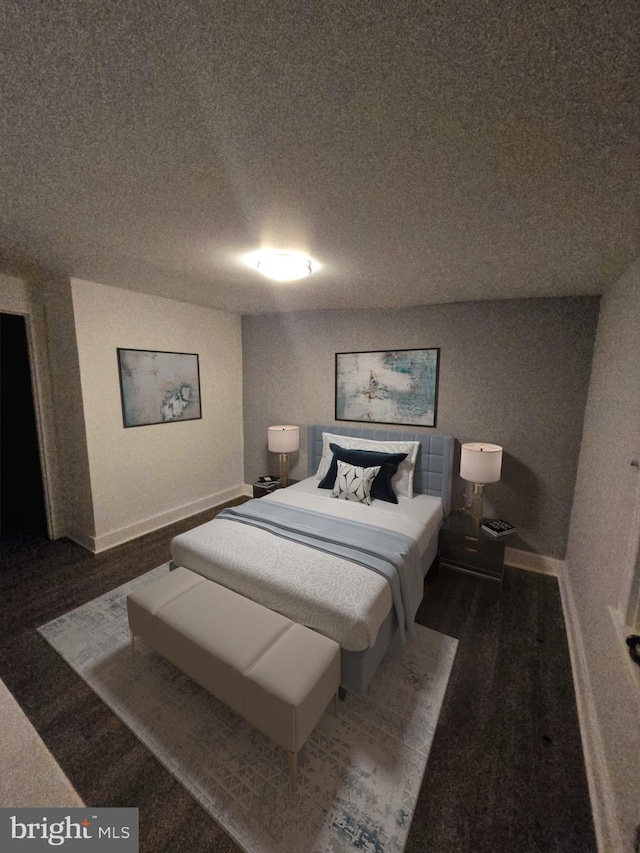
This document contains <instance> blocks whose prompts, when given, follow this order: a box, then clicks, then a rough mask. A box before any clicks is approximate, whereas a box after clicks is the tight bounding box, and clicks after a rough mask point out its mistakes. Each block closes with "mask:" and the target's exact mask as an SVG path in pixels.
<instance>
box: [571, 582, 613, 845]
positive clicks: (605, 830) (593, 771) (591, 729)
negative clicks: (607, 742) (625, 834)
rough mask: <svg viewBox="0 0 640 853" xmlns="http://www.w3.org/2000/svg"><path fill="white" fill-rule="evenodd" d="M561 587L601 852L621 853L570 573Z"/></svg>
mask: <svg viewBox="0 0 640 853" xmlns="http://www.w3.org/2000/svg"><path fill="white" fill-rule="evenodd" d="M558 584H559V587H560V597H561V600H562V609H563V611H564V622H565V626H566V630H567V641H568V644H569V655H570V657H571V669H572V671H573V687H574V691H575V694H576V703H577V706H578V720H579V723H580V735H581V738H582V752H583V754H584V762H585V767H586V771H587V784H588V786H589V798H590V800H591V811H592V813H593V823H594V828H595V832H596V842H597V845H598V851H599V853H619V851H621V850H624V849H625V847H624V845H623V843H622V838H621V837H620V831H619V822H618V818H617V813H616V807H615V798H614V794H613V788H612V785H611V779H610V777H609V771H608V769H607V763H606V760H605V754H604V747H603V744H602V738H601V736H600V730H599V727H598V717H597V713H596V708H595V703H594V701H593V688H592V684H591V678H590V676H589V669H588V667H587V659H586V655H585V650H584V645H583V642H582V634H581V629H580V621H579V618H578V611H577V609H576V605H575V601H574V598H573V592H572V590H571V583H570V580H569V577H568V574H567V573H566V572H563V573H562V574H561V575H560V577H559V579H558Z"/></svg>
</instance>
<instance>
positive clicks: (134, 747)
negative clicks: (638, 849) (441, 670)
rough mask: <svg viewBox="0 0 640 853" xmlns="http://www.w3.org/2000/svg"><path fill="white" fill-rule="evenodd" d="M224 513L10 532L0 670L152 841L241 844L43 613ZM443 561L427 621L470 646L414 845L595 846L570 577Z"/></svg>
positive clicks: (152, 560) (98, 787)
mask: <svg viewBox="0 0 640 853" xmlns="http://www.w3.org/2000/svg"><path fill="white" fill-rule="evenodd" d="M214 514H215V513H214V512H213V511H211V512H208V513H203V514H201V515H199V516H196V517H194V518H192V519H189V520H188V521H185V522H180V523H179V524H175V525H172V526H171V527H168V528H165V529H164V530H162V531H158V532H155V533H152V534H149V535H147V536H144V537H141V538H140V539H137V540H135V541H133V542H130V543H127V544H125V545H122V546H120V547H118V548H114V549H112V550H110V551H108V552H106V553H104V554H99V555H91V554H89V553H88V552H87V551H85V550H84V549H82V548H80V547H79V546H77V545H75V544H74V543H72V542H69V541H67V540H60V541H58V542H47V541H45V540H30V539H28V538H25V539H23V540H21V541H15V540H14V541H13V542H3V543H1V545H2V559H1V578H0V582H1V586H2V603H3V606H2V609H3V614H2V628H1V630H2V648H1V651H0V677H1V678H2V679H3V680H4V682H5V684H6V685H7V687H8V688H9V689H10V690H11V692H12V693H13V695H14V696H15V697H16V699H17V700H18V702H19V703H20V705H21V706H22V708H23V710H24V711H25V713H26V714H27V716H28V717H29V719H30V720H31V722H32V723H33V725H34V726H35V728H36V729H37V731H38V732H39V733H40V735H41V737H42V738H43V740H44V741H45V743H46V744H47V746H48V747H49V749H50V750H51V751H52V753H53V754H54V756H55V757H56V759H57V760H58V762H59V764H60V766H61V767H62V769H63V770H64V771H65V773H66V774H67V776H68V777H69V779H70V780H71V782H72V783H73V785H74V786H75V788H76V790H77V791H78V793H79V794H80V796H81V797H82V798H83V799H84V801H85V802H86V803H87V804H89V805H94V806H136V807H138V808H139V809H140V828H141V845H140V850H141V851H145V852H146V853H158V851H172V853H181V851H185V853H187V851H188V853H199V851H220V853H225V851H237V850H238V848H237V847H236V845H235V844H234V843H233V842H232V841H231V840H230V839H228V837H227V836H226V835H225V833H224V832H223V831H222V830H221V829H219V828H218V827H217V826H216V825H215V823H214V822H213V821H212V820H210V819H209V818H208V817H206V816H205V813H204V812H203V811H202V810H201V808H200V807H199V806H198V805H197V804H196V803H195V802H194V801H193V800H192V799H191V797H190V796H189V795H188V794H187V793H186V792H185V791H184V790H183V789H182V787H181V786H180V785H179V784H178V783H177V782H175V781H174V780H173V778H172V777H171V776H170V775H169V773H167V772H166V771H165V770H164V769H163V767H162V766H161V765H160V764H159V763H158V762H157V761H156V760H155V759H154V758H153V757H152V756H151V754H150V753H149V752H148V751H147V750H146V749H145V748H144V747H143V746H142V745H141V744H140V743H139V742H138V741H137V740H136V738H135V737H134V736H133V735H132V734H131V733H130V732H129V730H128V729H126V728H125V726H124V725H123V724H122V723H121V722H120V721H119V720H118V718H117V717H115V716H114V715H113V714H112V713H111V712H110V711H109V710H108V709H107V708H106V706H105V705H103V704H102V702H101V701H100V700H99V699H98V698H97V697H96V696H95V694H94V693H93V692H92V691H91V690H90V689H89V688H88V687H87V686H86V685H85V684H84V682H82V681H81V680H80V679H79V678H78V677H77V676H76V675H75V674H74V673H73V672H72V670H71V669H70V668H69V667H68V666H67V665H66V664H65V663H64V662H63V661H62V660H61V659H60V658H59V657H58V655H56V653H55V652H54V651H53V650H52V649H51V648H50V647H49V646H48V645H47V643H45V642H44V641H43V640H42V639H41V638H40V637H39V635H38V634H37V633H36V629H37V628H38V626H40V625H42V624H44V623H45V622H48V621H49V620H50V619H53V618H55V617H57V616H60V615H61V614H63V613H65V612H67V611H68V610H71V609H72V608H73V607H77V606H78V605H80V604H84V603H85V602H87V601H90V600H91V599H92V598H95V597H96V596H98V595H101V594H102V593H104V592H107V591H108V590H110V589H113V588H114V587H116V586H118V585H119V584H121V583H124V582H125V581H127V580H130V579H131V578H134V577H137V576H138V575H140V574H142V573H143V572H145V571H148V570H149V569H152V568H154V567H155V566H157V565H160V564H161V563H164V562H166V561H167V560H168V559H169V542H170V540H171V538H172V537H173V536H175V535H176V534H177V533H180V532H182V531H183V530H186V529H189V528H190V527H193V526H195V525H196V524H200V523H202V522H203V521H207V520H208V519H209V518H211V517H212V516H213V515H214ZM431 574H432V573H431V572H430V574H429V577H428V580H427V584H426V595H425V598H424V601H423V604H422V606H421V608H420V611H419V613H418V620H417V621H419V622H420V623H421V624H423V625H427V626H428V627H431V628H434V629H436V630H438V631H442V632H443V633H445V634H449V635H450V636H452V637H456V638H457V639H458V640H459V647H458V653H457V656H456V662H455V665H454V669H453V673H452V676H451V680H450V683H449V687H448V690H447V695H446V698H445V702H444V706H443V709H442V713H441V716H440V720H439V723H438V728H437V731H436V735H435V739H434V742H433V747H432V751H431V755H430V757H429V762H428V765H427V770H426V773H425V777H424V780H423V783H422V789H421V792H420V797H419V801H418V805H417V808H416V812H415V815H414V819H413V823H412V826H411V830H410V833H409V839H408V842H407V847H406V851H407V853H418V851H430V853H457V851H460V852H461V853H462V851H465V852H466V851H474V853H475V851H478V852H480V851H492V853H499V851H514V853H515V851H517V853H529V851H531V853H533V851H536V852H537V851H540V853H549V851H562V853H567V851H579V853H588V851H594V853H595V851H596V844H595V839H594V834H593V826H592V819H591V812H590V807H589V799H588V792H587V784H586V778H585V770H584V763H583V758H582V751H581V743H580V733H579V729H578V722H577V713H576V703H575V697H574V693H573V683H572V679H571V669H570V663H569V655H568V649H567V642H566V636H565V631H564V623H563V619H562V610H561V605H560V597H559V592H558V584H557V582H556V580H555V579H554V578H551V577H544V576H542V575H536V574H532V573H529V572H524V571H520V570H518V569H510V568H507V570H506V573H505V579H504V583H503V587H502V590H501V592H500V593H499V594H498V592H497V590H496V587H495V585H494V584H492V583H491V582H486V581H482V580H480V579H478V580H476V579H474V578H471V577H468V576H466V575H461V574H457V573H455V572H450V571H446V570H442V572H441V573H440V576H439V577H438V576H437V573H435V574H434V577H433V578H432V577H431ZM347 701H349V700H348V699H347ZM292 853H296V852H295V851H292Z"/></svg>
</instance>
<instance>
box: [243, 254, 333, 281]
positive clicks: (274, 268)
mask: <svg viewBox="0 0 640 853" xmlns="http://www.w3.org/2000/svg"><path fill="white" fill-rule="evenodd" d="M244 260H245V263H247V264H248V265H249V266H252V267H255V269H257V270H258V272H260V273H262V275H264V276H266V277H267V278H270V279H273V281H297V280H298V279H301V278H306V277H307V276H309V275H311V273H312V272H314V271H315V270H316V269H318V264H317V263H316V262H315V261H314V260H312V259H311V258H309V257H308V256H307V255H303V254H302V253H301V252H280V251H277V250H276V249H261V250H260V251H259V252H252V253H251V254H250V255H246V256H245V259H244Z"/></svg>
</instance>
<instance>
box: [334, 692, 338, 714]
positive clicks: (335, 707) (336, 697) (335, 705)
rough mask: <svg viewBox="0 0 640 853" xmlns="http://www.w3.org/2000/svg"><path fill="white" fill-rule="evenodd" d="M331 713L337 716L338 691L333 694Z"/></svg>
mask: <svg viewBox="0 0 640 853" xmlns="http://www.w3.org/2000/svg"><path fill="white" fill-rule="evenodd" d="M333 714H334V716H336V717H337V716H338V691H337V690H336V692H335V693H334V694H333Z"/></svg>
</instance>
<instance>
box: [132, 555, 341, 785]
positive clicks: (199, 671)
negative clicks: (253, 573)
mask: <svg viewBox="0 0 640 853" xmlns="http://www.w3.org/2000/svg"><path fill="white" fill-rule="evenodd" d="M127 610H128V615H129V627H130V629H131V649H132V653H135V638H136V637H139V638H140V639H141V640H142V641H143V642H144V643H145V644H146V645H147V646H150V647H151V648H152V649H153V650H154V651H156V652H157V653H158V654H160V655H162V657H164V658H165V659H166V660H168V661H169V662H170V663H172V664H173V665H174V666H176V667H178V669H180V670H181V671H182V672H184V673H185V674H186V675H188V676H189V678H192V679H193V680H194V681H197V682H198V684H200V685H201V686H202V687H204V688H205V689H206V690H208V691H209V692H210V693H212V694H213V695H214V696H215V697H216V698H217V699H220V700H221V701H222V702H224V703H225V704H226V705H228V706H229V707H230V708H232V709H233V710H234V711H235V712H236V713H238V714H240V715H241V716H242V717H244V719H245V720H247V721H248V722H250V723H251V724H252V725H254V726H255V727H256V728H257V729H260V731H261V732H263V733H264V734H266V735H267V736H268V737H270V738H271V739H272V740H274V741H275V742H276V743H277V744H279V745H280V746H282V747H283V748H284V749H286V750H287V751H288V752H289V784H290V788H291V790H295V788H296V775H297V756H298V752H299V750H300V748H301V747H302V746H303V744H304V743H305V741H306V740H307V738H308V737H309V735H310V734H311V732H312V730H313V728H314V727H315V725H316V723H317V722H318V720H319V719H320V717H321V716H322V714H323V712H324V711H325V709H326V707H327V705H328V704H329V702H330V701H331V699H332V698H333V699H334V708H335V710H336V712H337V699H336V697H337V690H338V686H339V684H340V646H339V645H338V644H337V643H336V642H334V640H330V639H329V638H328V637H324V636H322V635H321V634H317V633H316V632H315V631H312V630H311V629H310V628H305V627H304V626H302V625H298V624H297V623H295V622H292V621H291V620H290V619H287V618H286V617H285V616H281V615H280V614H279V613H275V612H274V611H272V610H268V609H267V608H266V607H263V606H262V605H260V604H257V603H256V602H255V601H251V600H250V599H248V598H244V596H242V595H238V593H236V592H233V591H232V590H230V589H227V588H226V587H224V586H220V585H219V584H217V583H214V582H213V581H211V580H208V579H207V578H203V577H202V576H201V575H197V574H195V573H194V572H191V571H189V570H188V569H185V568H178V569H175V571H172V572H168V573H167V574H166V575H162V576H161V577H159V578H157V579H156V580H154V581H152V582H151V583H149V584H146V585H145V586H142V587H140V588H139V589H137V590H135V592H132V593H131V594H130V595H128V596H127Z"/></svg>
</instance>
